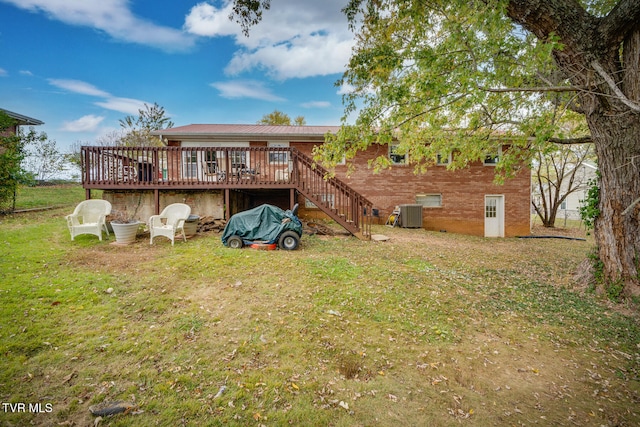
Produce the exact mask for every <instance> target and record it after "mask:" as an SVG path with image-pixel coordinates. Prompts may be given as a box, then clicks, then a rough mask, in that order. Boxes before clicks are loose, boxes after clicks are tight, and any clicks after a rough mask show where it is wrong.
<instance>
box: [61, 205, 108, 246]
mask: <svg viewBox="0 0 640 427" xmlns="http://www.w3.org/2000/svg"><path fill="white" fill-rule="evenodd" d="M110 213H111V203H109V202H108V201H106V200H101V199H89V200H85V201H83V202H80V203H79V204H78V206H76V208H75V210H74V211H73V213H72V214H71V215H67V216H66V217H65V218H66V219H67V227H69V232H70V233H71V240H74V239H75V237H76V236H78V235H80V234H94V235H96V236H98V238H99V239H100V240H102V231H103V230H104V231H106V233H107V236H109V230H108V229H107V222H106V217H107V215H109V214H110Z"/></svg>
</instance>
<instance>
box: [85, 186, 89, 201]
mask: <svg viewBox="0 0 640 427" xmlns="http://www.w3.org/2000/svg"><path fill="white" fill-rule="evenodd" d="M84 198H85V199H86V200H89V199H90V198H91V189H90V188H85V189H84Z"/></svg>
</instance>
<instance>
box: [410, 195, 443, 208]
mask: <svg viewBox="0 0 640 427" xmlns="http://www.w3.org/2000/svg"><path fill="white" fill-rule="evenodd" d="M416 203H417V204H419V205H422V206H423V207H425V208H440V207H442V194H418V195H416Z"/></svg>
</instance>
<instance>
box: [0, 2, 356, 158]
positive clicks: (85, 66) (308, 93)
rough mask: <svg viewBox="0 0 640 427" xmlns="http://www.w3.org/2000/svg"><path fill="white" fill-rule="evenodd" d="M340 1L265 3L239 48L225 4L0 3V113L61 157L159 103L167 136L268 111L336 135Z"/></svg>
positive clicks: (343, 46) (346, 47)
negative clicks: (33, 130)
mask: <svg viewBox="0 0 640 427" xmlns="http://www.w3.org/2000/svg"><path fill="white" fill-rule="evenodd" d="M345 3H346V1H344V0H324V1H322V2H319V1H317V0H274V1H272V8H271V10H269V11H266V12H265V15H264V17H263V22H262V23H261V24H259V25H258V26H257V27H254V28H253V29H252V30H251V34H250V36H249V37H248V38H247V37H245V36H244V35H243V34H242V31H241V29H240V27H239V26H238V25H237V24H236V23H234V22H232V21H230V20H229V19H228V16H229V4H228V1H213V0H208V1H190V0H182V1H175V0H100V1H87V0H0V52H1V54H0V107H1V108H5V109H7V110H10V111H14V112H16V113H19V114H24V115H27V116H30V117H34V118H36V119H39V120H42V121H44V122H45V124H44V125H43V126H38V127H37V130H38V131H44V132H46V133H47V134H48V136H49V138H50V139H54V140H56V142H57V143H58V147H59V148H60V149H61V150H62V151H66V149H67V148H68V147H69V146H70V144H72V143H74V142H78V141H79V142H81V143H82V144H86V145H91V144H93V143H94V142H95V141H96V140H97V139H99V138H101V137H103V136H104V135H107V134H110V133H113V132H114V131H116V130H117V129H119V123H118V121H119V120H120V119H122V118H124V117H125V116H127V115H137V111H138V109H139V108H141V107H142V106H143V105H144V103H147V104H153V103H154V102H157V103H158V104H159V105H161V106H162V107H164V108H165V110H166V111H167V115H168V116H169V117H170V118H171V119H172V121H173V122H174V123H175V124H176V126H182V125H187V124H191V123H255V122H257V121H258V120H260V118H262V116H263V115H264V114H267V113H270V112H272V111H273V110H275V109H278V110H280V111H283V112H285V113H287V114H289V116H291V117H292V118H294V117H296V116H298V115H302V116H304V117H305V118H306V120H307V124H310V125H338V124H340V118H341V117H342V114H343V108H342V102H341V94H342V91H343V88H338V87H336V86H335V82H336V81H337V80H338V79H339V78H340V76H341V75H342V72H343V71H344V67H345V64H346V63H347V61H348V59H349V54H350V52H351V48H352V46H353V44H354V37H353V34H352V33H351V32H350V31H349V29H348V26H347V22H346V18H345V17H344V15H343V14H342V13H341V12H340V9H341V8H342V7H344V5H345Z"/></svg>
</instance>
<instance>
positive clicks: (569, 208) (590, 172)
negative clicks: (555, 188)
mask: <svg viewBox="0 0 640 427" xmlns="http://www.w3.org/2000/svg"><path fill="white" fill-rule="evenodd" d="M597 172H598V167H597V166H596V165H594V164H593V163H589V162H584V163H582V164H581V165H580V166H578V171H577V172H576V177H575V182H576V184H577V185H576V186H575V190H574V191H573V192H571V193H570V194H569V195H568V196H567V198H566V199H565V200H564V202H562V203H561V204H560V208H559V209H558V215H557V216H556V220H562V219H565V218H566V219H573V220H579V219H580V206H582V204H583V203H582V201H583V200H585V199H586V198H587V192H588V190H589V181H590V180H592V179H595V178H596V173H597ZM567 185H568V184H567V183H566V182H565V183H563V186H562V188H561V194H565V193H566V192H567V191H568V188H567Z"/></svg>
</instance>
